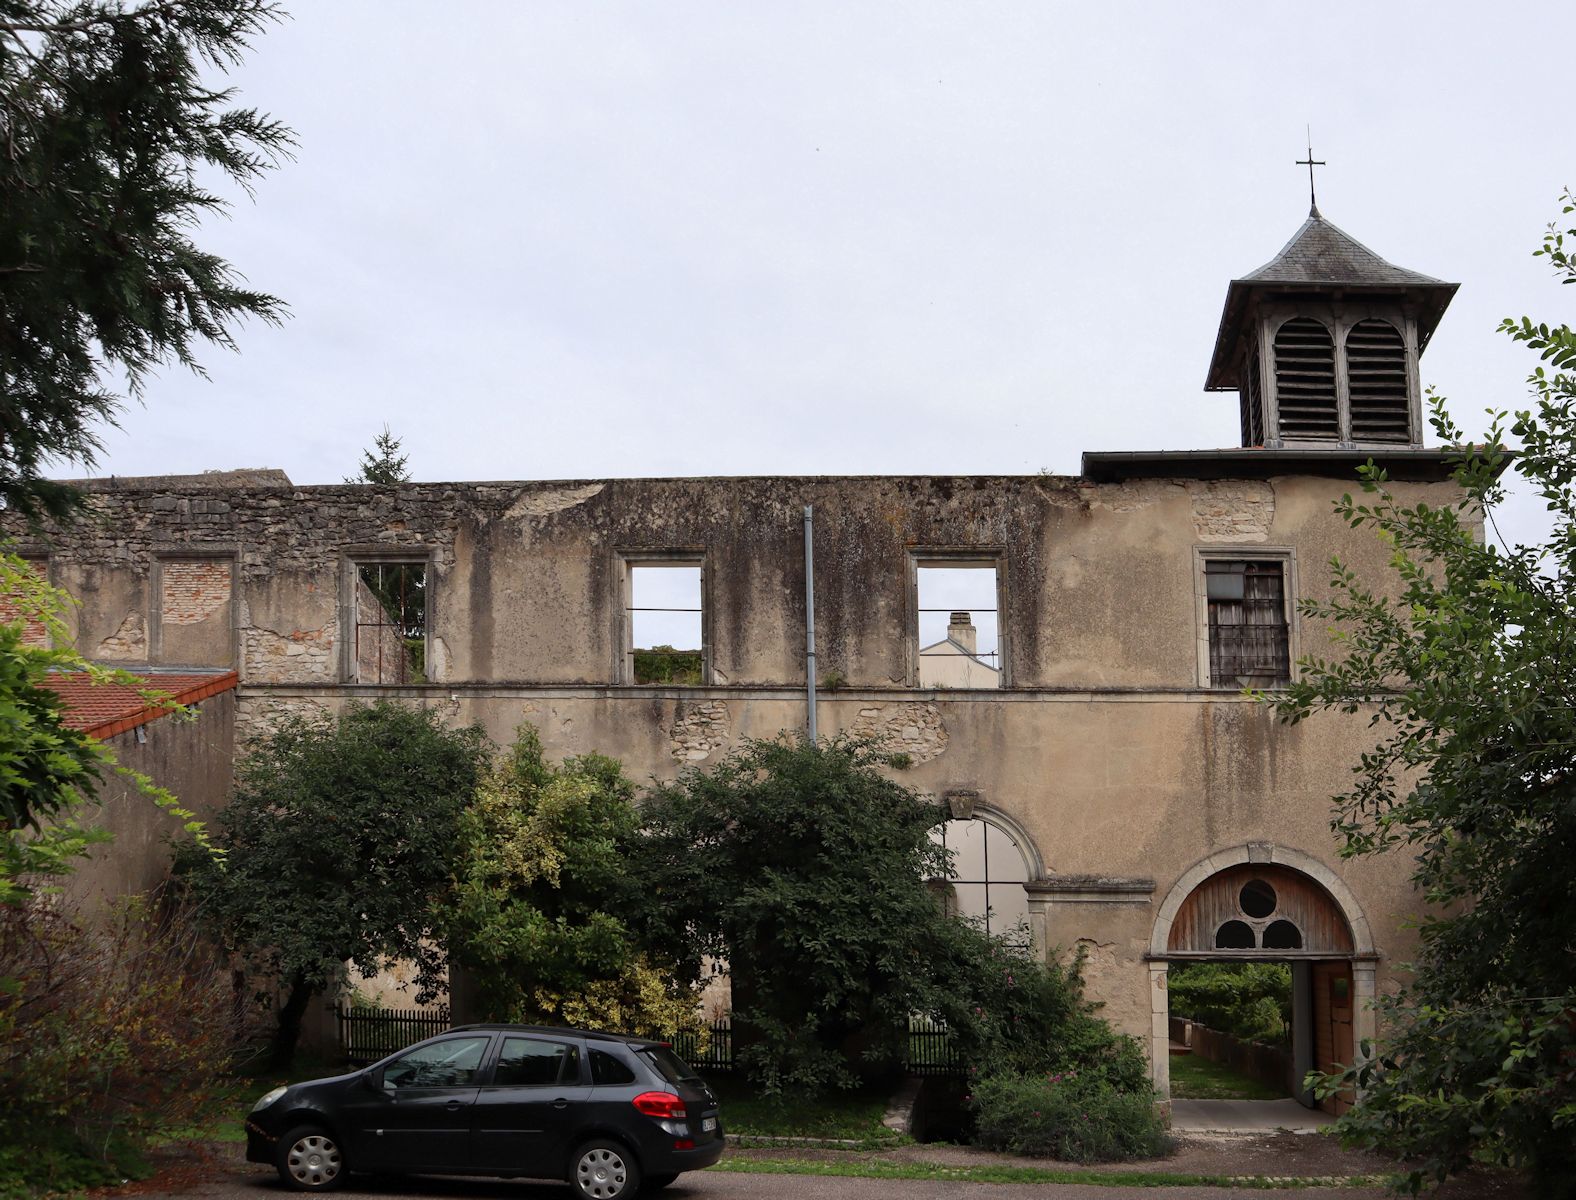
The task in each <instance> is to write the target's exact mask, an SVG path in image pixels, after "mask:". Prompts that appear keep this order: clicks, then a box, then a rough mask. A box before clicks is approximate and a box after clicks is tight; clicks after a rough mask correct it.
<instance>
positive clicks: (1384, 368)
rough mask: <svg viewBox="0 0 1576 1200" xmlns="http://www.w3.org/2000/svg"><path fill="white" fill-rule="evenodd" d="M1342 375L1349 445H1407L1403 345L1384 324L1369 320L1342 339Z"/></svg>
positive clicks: (1408, 408)
mask: <svg viewBox="0 0 1576 1200" xmlns="http://www.w3.org/2000/svg"><path fill="white" fill-rule="evenodd" d="M1346 372H1347V379H1348V380H1349V381H1350V389H1351V404H1352V441H1354V442H1409V441H1411V440H1412V428H1411V426H1412V415H1411V414H1412V407H1411V404H1410V402H1409V399H1408V396H1407V384H1406V343H1405V342H1404V341H1402V339H1401V331H1400V330H1398V329H1397V328H1396V327H1395V326H1394V325H1392V324H1390V322H1388V321H1380V320H1376V319H1373V318H1370V319H1369V320H1366V321H1359V322H1357V324H1355V325H1353V326H1352V328H1351V330H1350V331H1349V332H1348V333H1347V335H1346Z"/></svg>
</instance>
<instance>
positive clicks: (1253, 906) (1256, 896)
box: [1237, 879, 1276, 920]
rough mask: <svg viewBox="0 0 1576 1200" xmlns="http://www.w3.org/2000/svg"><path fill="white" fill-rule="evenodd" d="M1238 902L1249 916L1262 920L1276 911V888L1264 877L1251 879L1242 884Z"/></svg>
mask: <svg viewBox="0 0 1576 1200" xmlns="http://www.w3.org/2000/svg"><path fill="white" fill-rule="evenodd" d="M1237 903H1238V905H1240V906H1241V908H1242V911H1243V912H1244V913H1246V914H1247V915H1248V916H1250V917H1253V918H1255V919H1258V920H1262V919H1263V918H1264V917H1267V916H1269V915H1270V914H1271V913H1272V912H1274V911H1275V903H1276V900H1275V889H1274V888H1272V887H1271V886H1270V885H1269V884H1267V883H1265V882H1264V881H1263V880H1262V879H1250V880H1248V882H1247V883H1245V884H1243V885H1242V891H1241V893H1240V894H1239V895H1238V896H1237Z"/></svg>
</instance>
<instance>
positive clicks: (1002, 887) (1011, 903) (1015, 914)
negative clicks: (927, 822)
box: [930, 817, 1029, 934]
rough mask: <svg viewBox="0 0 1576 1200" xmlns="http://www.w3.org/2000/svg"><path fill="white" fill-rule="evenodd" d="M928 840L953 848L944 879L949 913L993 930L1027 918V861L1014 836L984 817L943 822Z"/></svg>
mask: <svg viewBox="0 0 1576 1200" xmlns="http://www.w3.org/2000/svg"><path fill="white" fill-rule="evenodd" d="M930 836H931V839H932V840H933V841H937V842H940V843H941V844H942V845H943V846H945V847H946V848H947V849H948V850H949V851H951V852H952V870H951V873H950V874H949V875H948V876H947V878H946V879H945V880H938V881H937V882H938V883H939V884H941V885H942V886H943V887H944V888H945V894H946V905H947V911H948V912H949V913H951V914H952V915H954V916H960V917H966V918H968V919H970V920H974V921H979V922H981V923H983V925H984V927H985V928H986V930H988V931H989V932H991V933H998V934H999V933H1006V932H1007V931H1009V930H1011V929H1012V928H1013V927H1014V926H1016V925H1018V924H1020V923H1022V922H1024V921H1027V920H1028V919H1029V894H1028V893H1027V892H1026V891H1024V890H1023V885H1024V883H1025V882H1027V880H1028V878H1029V865H1028V861H1027V859H1025V858H1024V855H1023V851H1022V850H1020V849H1019V848H1018V843H1017V842H1016V841H1015V840H1014V839H1013V836H1012V835H1011V834H1010V833H1008V832H1007V831H1006V830H1005V829H1003V828H1002V827H1001V826H1000V825H996V824H994V823H993V822H991V821H987V820H985V819H984V818H983V817H970V818H968V819H967V820H954V821H947V822H945V823H943V824H941V825H938V826H937V827H936V828H935V829H934V830H932V831H931V835H930Z"/></svg>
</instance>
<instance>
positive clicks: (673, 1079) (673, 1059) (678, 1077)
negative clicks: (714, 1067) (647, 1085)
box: [640, 1046, 700, 1083]
mask: <svg viewBox="0 0 1576 1200" xmlns="http://www.w3.org/2000/svg"><path fill="white" fill-rule="evenodd" d="M640 1053H641V1054H642V1055H644V1056H645V1059H646V1061H647V1062H649V1063H650V1064H651V1065H652V1066H654V1067H655V1068H656V1069H657V1074H659V1075H661V1076H662V1078H664V1079H666V1080H667V1081H668V1082H669V1083H683V1082H685V1081H686V1080H690V1079H699V1078H700V1076H699V1075H697V1074H695V1071H694V1069H693V1068H691V1067H690V1066H688V1065H687V1064H686V1063H685V1062H684V1060H683V1059H682V1058H680V1057H679V1056H678V1055H677V1054H674V1053H673V1051H671V1050H669V1049H668V1048H667V1047H666V1046H642V1047H641V1048H640Z"/></svg>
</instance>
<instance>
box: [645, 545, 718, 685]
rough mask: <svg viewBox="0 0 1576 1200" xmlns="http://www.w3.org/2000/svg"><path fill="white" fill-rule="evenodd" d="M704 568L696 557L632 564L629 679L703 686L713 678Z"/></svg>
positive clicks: (653, 682)
mask: <svg viewBox="0 0 1576 1200" xmlns="http://www.w3.org/2000/svg"><path fill="white" fill-rule="evenodd" d="M703 576H704V572H703V568H702V565H701V563H700V562H698V561H696V560H694V559H678V558H675V559H656V560H652V561H649V562H631V563H630V564H629V587H628V593H627V594H628V596H629V603H628V605H627V606H626V608H625V613H624V627H625V630H626V633H625V643H624V653H625V659H626V661H625V675H624V677H625V679H627V680H628V681H629V682H631V683H648V684H670V685H676V686H679V687H699V686H701V685H703V684H705V683H706V682H707V672H708V663H707V652H706V620H705V617H706V614H705V606H704V602H703V600H702V595H703V592H704V579H703Z"/></svg>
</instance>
